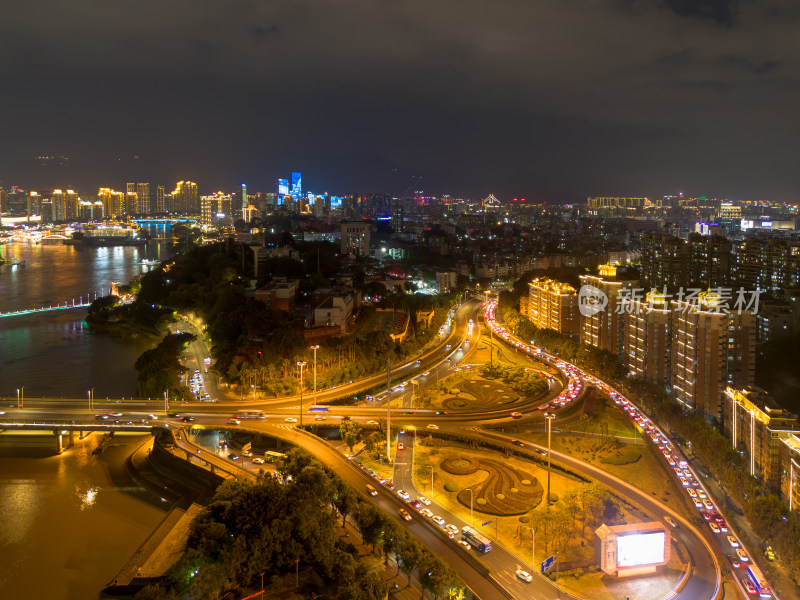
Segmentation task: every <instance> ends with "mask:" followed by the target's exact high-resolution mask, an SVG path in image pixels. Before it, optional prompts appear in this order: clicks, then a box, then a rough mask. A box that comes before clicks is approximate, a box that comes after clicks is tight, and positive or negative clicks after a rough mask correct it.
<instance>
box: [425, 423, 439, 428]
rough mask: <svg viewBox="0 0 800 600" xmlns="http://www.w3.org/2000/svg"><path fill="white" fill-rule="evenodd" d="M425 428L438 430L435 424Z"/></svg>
mask: <svg viewBox="0 0 800 600" xmlns="http://www.w3.org/2000/svg"><path fill="white" fill-rule="evenodd" d="M426 427H427V428H428V429H439V426H438V425H435V424H433V423H428V425H427V426H426Z"/></svg>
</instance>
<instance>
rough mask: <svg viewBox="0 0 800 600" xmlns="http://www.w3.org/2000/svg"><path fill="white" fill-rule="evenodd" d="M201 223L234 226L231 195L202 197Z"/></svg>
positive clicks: (219, 193) (220, 194) (218, 193)
mask: <svg viewBox="0 0 800 600" xmlns="http://www.w3.org/2000/svg"><path fill="white" fill-rule="evenodd" d="M200 222H201V223H202V224H203V225H231V224H233V198H232V197H231V195H230V194H223V193H222V192H217V193H216V194H214V195H213V196H201V197H200Z"/></svg>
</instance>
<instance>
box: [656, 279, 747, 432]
mask: <svg viewBox="0 0 800 600" xmlns="http://www.w3.org/2000/svg"><path fill="white" fill-rule="evenodd" d="M722 302H723V301H722V299H721V298H720V296H719V295H718V294H716V293H713V292H701V293H700V294H699V297H698V302H697V303H693V302H690V301H687V300H672V301H671V302H670V307H671V309H672V323H671V333H672V336H671V337H672V348H671V354H670V356H671V365H670V369H671V372H670V381H671V385H672V393H673V396H674V397H675V398H676V399H677V400H678V401H679V402H680V403H681V404H683V405H684V406H686V407H687V408H689V409H690V410H695V411H696V412H697V413H698V414H701V415H704V416H706V417H709V418H716V419H721V418H722V417H723V414H724V413H723V411H724V405H723V396H724V392H725V388H726V387H727V386H733V387H737V388H746V387H748V386H752V385H753V382H754V378H755V344H756V318H755V314H753V312H752V311H742V312H741V314H739V313H738V312H736V311H732V312H725V311H724V310H723V306H722Z"/></svg>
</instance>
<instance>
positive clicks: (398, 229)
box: [392, 201, 406, 233]
mask: <svg viewBox="0 0 800 600" xmlns="http://www.w3.org/2000/svg"><path fill="white" fill-rule="evenodd" d="M403 213H404V211H403V205H402V204H401V203H400V201H396V202H395V203H394V204H393V205H392V229H394V232H395V233H403V232H404V231H405V230H406V223H405V215H404V214H403Z"/></svg>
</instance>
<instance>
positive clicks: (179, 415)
mask: <svg viewBox="0 0 800 600" xmlns="http://www.w3.org/2000/svg"><path fill="white" fill-rule="evenodd" d="M167 416H168V417H169V418H170V419H180V418H181V413H169V414H168V415H167Z"/></svg>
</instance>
